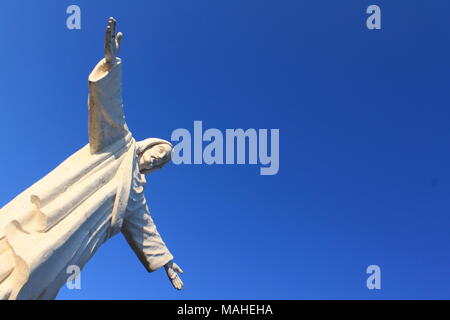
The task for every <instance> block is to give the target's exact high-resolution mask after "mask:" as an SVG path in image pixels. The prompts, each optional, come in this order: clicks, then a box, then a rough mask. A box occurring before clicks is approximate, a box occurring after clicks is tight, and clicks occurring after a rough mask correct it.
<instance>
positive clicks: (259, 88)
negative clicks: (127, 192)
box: [0, 0, 450, 299]
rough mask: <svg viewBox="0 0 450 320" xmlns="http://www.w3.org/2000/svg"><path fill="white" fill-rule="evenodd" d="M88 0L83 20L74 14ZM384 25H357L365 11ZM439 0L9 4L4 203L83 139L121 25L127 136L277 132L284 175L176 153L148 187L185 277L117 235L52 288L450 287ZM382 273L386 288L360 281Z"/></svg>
mask: <svg viewBox="0 0 450 320" xmlns="http://www.w3.org/2000/svg"><path fill="white" fill-rule="evenodd" d="M70 4H77V5H79V6H80V7H81V17H82V22H81V30H68V29H67V28H66V18H67V14H66V8H67V6H69V5H70ZM371 4H377V5H379V6H380V7H381V10H382V30H375V31H370V30H368V29H367V28H366V22H365V21H366V18H367V16H368V15H367V14H366V13H365V11H366V8H367V7H368V6H369V5H371ZM449 10H450V3H449V2H448V1H446V0H433V1H406V0H399V1H380V0H378V1H364V0H363V1H361V0H358V1H356V0H351V1H332V0H327V1H325V0H315V1H312V0H308V1H304V0H295V1H294V0H293V1H287V0H276V1H275V0H267V1H256V0H227V1H210V0H192V1H181V0H168V1H133V0H130V1H112V0H110V1H101V0H97V1H95V2H94V1H81V0H77V1H75V2H68V1H49V0H47V1H31V0H29V1H20V0H19V1H16V0H15V1H11V0H9V1H6V0H5V1H2V2H1V3H0V30H1V32H2V36H1V41H2V46H1V48H2V49H1V50H0V60H1V61H2V68H1V72H0V96H1V105H2V106H3V107H2V120H3V121H2V125H1V126H0V144H1V145H2V146H3V149H2V150H3V152H2V155H3V156H2V158H1V165H0V206H3V205H4V204H6V203H7V202H8V201H10V200H11V199H12V198H13V197H14V196H16V195H17V194H19V193H20V192H22V191H23V190H24V189H25V188H27V187H28V186H30V185H31V184H33V183H34V182H35V181H37V180H38V179H40V178H42V177H43V176H44V175H45V174H46V173H48V172H49V171H50V170H52V169H53V168H54V167H55V166H57V165H58V164H59V163H60V162H62V161H63V160H64V159H65V158H66V157H68V156H69V155H71V154H72V153H73V152H75V151H76V150H78V149H79V148H81V147H82V146H84V145H85V144H86V143H87V141H88V140H87V76H88V74H89V72H90V71H91V69H92V68H93V67H94V66H95V64H96V63H97V62H98V60H100V59H101V58H102V57H103V40H104V29H105V25H106V22H107V18H108V17H109V16H114V17H115V18H116V19H117V20H118V30H120V31H122V32H123V33H124V38H123V43H122V48H121V52H120V56H121V58H122V59H123V95H124V103H125V113H126V118H127V122H128V125H129V127H130V129H131V130H132V132H133V134H134V136H135V137H136V138H137V139H139V140H140V139H145V138H147V137H160V138H164V139H169V138H170V135H171V133H172V131H173V130H175V129H177V128H187V129H189V130H190V131H192V130H193V122H194V121H195V120H202V121H203V126H204V128H205V129H206V128H218V129H221V130H222V131H225V129H227V128H243V129H247V128H256V129H259V128H266V129H271V128H279V129H280V171H279V173H278V174H277V175H274V176H260V175H259V166H257V165H222V166H221V165H212V166H207V165H178V166H176V165H174V164H170V165H168V166H166V167H165V168H164V169H163V170H161V171H160V172H157V173H155V174H154V175H153V176H151V177H150V178H149V179H148V181H149V184H148V186H147V190H146V195H147V198H148V202H149V204H150V209H151V211H152V215H153V218H154V220H155V222H156V224H157V226H158V228H159V231H160V233H161V235H162V236H163V238H164V239H165V241H166V244H167V245H168V247H169V249H170V250H171V251H172V253H173V254H174V256H175V261H176V262H177V263H178V264H179V265H180V266H181V267H182V268H183V269H184V271H185V273H184V275H183V276H182V278H183V281H184V282H185V288H184V289H183V291H181V292H177V291H176V290H174V289H173V288H172V287H171V285H170V283H169V281H168V280H167V278H166V275H165V273H164V271H163V270H159V271H157V272H155V273H151V274H148V273H147V272H146V271H145V269H144V268H143V267H142V266H141V265H140V262H139V261H138V259H137V258H136V257H135V256H134V253H133V252H132V250H131V249H130V248H129V247H128V245H127V243H126V241H125V240H124V238H123V237H122V236H121V235H119V236H117V237H115V238H113V239H111V240H110V241H109V242H107V243H106V244H105V245H104V246H103V247H102V248H101V249H100V250H99V252H98V253H97V254H96V255H95V256H94V258H93V259H92V260H91V261H90V262H89V263H88V265H87V266H86V267H85V269H84V270H83V272H82V279H81V281H82V282H81V283H82V289H81V290H68V289H66V288H64V289H62V290H61V292H60V294H59V296H58V298H60V299H419V298H422V299H430V298H437V299H445V298H446V299H448V298H450V289H449V287H450V270H449V269H450V232H449V230H450V215H449V209H450V197H449V196H448V195H449V192H450V169H449V164H450V151H449V143H450V126H449V125H448V123H449V116H450V109H449V108H448V106H449V105H450V101H449V100H450V99H449V94H448V92H449V91H448V85H449V79H448V74H449V70H450V69H449V68H450V27H449V26H448V23H447V21H448V12H449ZM372 264H376V265H379V266H380V267H381V272H382V289H381V290H372V291H370V290H368V289H367V288H366V278H367V276H368V275H367V274H366V268H367V266H369V265H372Z"/></svg>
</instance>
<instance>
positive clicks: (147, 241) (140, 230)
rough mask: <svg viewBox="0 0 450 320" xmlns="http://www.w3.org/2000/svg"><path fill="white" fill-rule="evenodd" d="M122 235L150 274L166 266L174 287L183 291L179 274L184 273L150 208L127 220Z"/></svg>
mask: <svg viewBox="0 0 450 320" xmlns="http://www.w3.org/2000/svg"><path fill="white" fill-rule="evenodd" d="M122 233H123V235H124V236H125V239H126V240H127V242H128V244H129V245H130V247H131V248H132V249H133V251H134V252H135V253H136V255H137V256H138V258H139V260H140V261H141V262H142V264H143V265H144V267H145V268H146V269H147V270H148V271H149V272H152V271H155V270H157V269H159V268H161V267H162V266H164V268H165V270H166V273H167V276H168V277H169V279H170V282H171V283H172V285H173V286H174V287H175V288H176V289H178V290H181V288H182V287H183V281H182V280H181V278H180V277H179V275H178V273H183V271H182V270H181V268H180V267H179V266H178V265H177V264H176V263H175V262H173V256H172V254H171V253H170V251H169V249H167V247H166V244H165V243H164V241H163V240H162V238H161V236H160V234H159V232H158V230H157V229H156V226H155V224H154V222H153V219H152V218H151V216H150V212H149V210H148V206H146V205H145V206H142V207H141V208H140V209H138V210H136V211H135V212H133V213H131V214H130V215H129V216H127V217H126V218H125V220H124V222H123V225H122Z"/></svg>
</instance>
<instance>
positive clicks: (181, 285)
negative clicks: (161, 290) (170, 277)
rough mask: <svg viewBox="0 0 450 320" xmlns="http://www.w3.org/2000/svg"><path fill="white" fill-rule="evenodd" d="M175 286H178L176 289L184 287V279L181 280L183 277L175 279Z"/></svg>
mask: <svg viewBox="0 0 450 320" xmlns="http://www.w3.org/2000/svg"><path fill="white" fill-rule="evenodd" d="M173 285H174V287H175V288H176V289H178V290H181V288H182V287H183V281H181V279H180V278H176V279H175V280H174V284H173Z"/></svg>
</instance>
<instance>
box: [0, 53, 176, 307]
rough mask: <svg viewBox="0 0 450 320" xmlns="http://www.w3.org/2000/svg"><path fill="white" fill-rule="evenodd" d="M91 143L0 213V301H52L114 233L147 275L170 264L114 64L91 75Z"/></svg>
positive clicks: (101, 66) (118, 67) (101, 64)
mask: <svg viewBox="0 0 450 320" xmlns="http://www.w3.org/2000/svg"><path fill="white" fill-rule="evenodd" d="M89 142H90V143H89V144H88V145H86V146H85V147H83V148H82V149H80V150H79V151H77V152H76V153H74V154H73V155H72V156H70V157H69V158H68V159H66V160H65V161H64V162H63V163H61V164H60V165H59V166H58V167H57V168H55V169H54V170H53V171H51V172H50V173H49V174H48V175H47V176H45V177H44V178H42V179H41V180H39V181H38V182H36V183H35V184H34V185H32V186H31V187H30V188H28V189H27V190H25V191H24V192H22V193H21V194H20V195H18V196H17V197H16V198H15V199H13V200H12V201H11V202H9V203H8V204H7V205H5V206H4V207H3V208H1V209H0V299H54V298H55V297H56V295H57V293H58V291H59V289H60V287H61V286H62V285H63V284H64V283H65V282H66V281H67V279H68V276H69V274H68V273H67V267H68V266H70V265H76V266H78V267H79V268H80V269H81V268H82V267H83V266H84V265H85V264H86V263H87V262H88V260H89V259H90V258H91V257H92V255H93V254H94V253H95V252H96V250H98V248H99V247H100V246H101V245H102V244H103V243H104V242H105V241H106V240H108V239H109V238H110V237H112V236H114V235H116V234H117V233H120V232H123V234H124V236H125V238H126V240H127V241H128V243H129V244H130V246H131V248H132V249H133V251H134V252H135V253H136V255H137V256H138V258H139V259H140V261H141V262H142V263H143V265H144V267H145V268H146V269H147V270H148V271H154V270H156V269H158V268H160V267H162V266H163V265H165V264H166V263H167V262H169V261H170V260H172V259H173V256H172V254H171V253H170V252H169V250H168V249H167V247H166V245H165V243H164V241H163V240H162V239H161V236H160V234H159V233H158V231H157V230H156V226H155V225H154V223H153V220H152V218H151V217H150V212H149V209H148V206H147V203H146V200H145V196H144V193H143V192H144V185H145V183H146V180H145V176H144V175H143V174H142V173H141V172H140V170H139V161H138V160H139V159H138V154H137V150H139V149H145V145H142V143H143V142H136V141H135V140H134V138H133V137H132V135H131V133H130V132H129V130H128V127H127V125H126V123H125V118H124V116H123V105H122V95H121V61H120V60H118V62H117V63H116V64H115V65H113V66H112V67H110V68H106V67H105V63H104V60H102V61H100V62H99V64H98V65H97V66H96V67H95V69H94V70H93V71H92V73H91V75H90V76H89Z"/></svg>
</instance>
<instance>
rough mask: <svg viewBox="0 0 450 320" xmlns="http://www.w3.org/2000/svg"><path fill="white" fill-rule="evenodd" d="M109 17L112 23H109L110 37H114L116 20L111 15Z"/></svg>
mask: <svg viewBox="0 0 450 320" xmlns="http://www.w3.org/2000/svg"><path fill="white" fill-rule="evenodd" d="M110 19H111V21H112V23H111V31H112V37H113V38H115V37H116V28H117V21H116V19H114V18H113V17H111V18H110Z"/></svg>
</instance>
